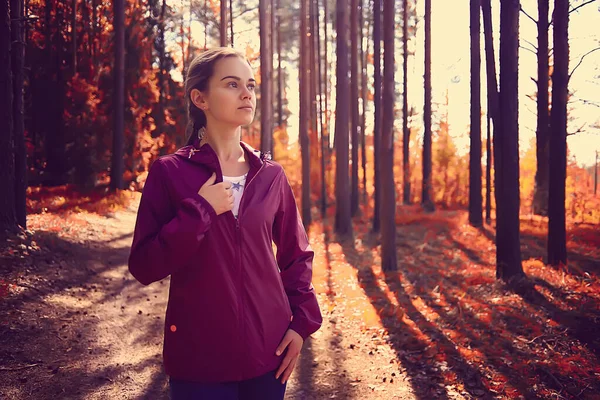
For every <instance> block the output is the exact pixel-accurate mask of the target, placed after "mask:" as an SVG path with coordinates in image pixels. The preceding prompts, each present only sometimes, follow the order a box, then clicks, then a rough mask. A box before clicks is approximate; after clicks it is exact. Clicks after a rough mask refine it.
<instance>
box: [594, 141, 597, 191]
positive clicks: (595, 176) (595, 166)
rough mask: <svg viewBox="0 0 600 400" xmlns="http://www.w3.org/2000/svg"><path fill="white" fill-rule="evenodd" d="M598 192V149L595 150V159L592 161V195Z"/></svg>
mask: <svg viewBox="0 0 600 400" xmlns="http://www.w3.org/2000/svg"><path fill="white" fill-rule="evenodd" d="M597 193H598V150H596V159H595V162H594V196H595V195H596V194H597Z"/></svg>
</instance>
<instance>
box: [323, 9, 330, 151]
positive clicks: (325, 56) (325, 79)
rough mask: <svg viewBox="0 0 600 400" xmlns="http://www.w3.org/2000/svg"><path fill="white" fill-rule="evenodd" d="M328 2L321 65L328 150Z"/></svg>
mask: <svg viewBox="0 0 600 400" xmlns="http://www.w3.org/2000/svg"><path fill="white" fill-rule="evenodd" d="M328 3H329V1H328V0H324V1H323V29H324V32H323V35H324V38H323V53H324V54H323V65H324V66H325V67H324V68H323V82H324V83H325V91H324V92H325V130H326V131H327V143H326V144H327V150H328V151H330V145H329V142H330V140H329V139H330V135H331V128H330V126H329V109H330V107H329V98H330V97H329V90H330V86H331V85H330V82H329V74H328V72H329V70H330V68H331V65H329V52H328V46H327V45H328V43H329V33H328V29H327V28H328V24H329V22H328V16H329V15H328V13H329V9H328V7H327V4H328ZM327 160H329V157H328V158H327Z"/></svg>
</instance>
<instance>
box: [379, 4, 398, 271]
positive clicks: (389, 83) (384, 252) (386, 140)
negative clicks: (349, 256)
mask: <svg viewBox="0 0 600 400" xmlns="http://www.w3.org/2000/svg"><path fill="white" fill-rule="evenodd" d="M394 24H395V10H394V2H393V1H384V2H383V43H384V51H383V101H382V104H383V112H382V119H383V121H382V125H383V126H382V135H381V189H382V190H381V268H382V269H383V270H384V271H395V270H397V269H398V262H397V256H396V184H395V182H394V101H395V99H394V90H395V82H394V72H395V65H394Z"/></svg>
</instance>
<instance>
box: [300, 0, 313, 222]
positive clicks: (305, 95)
mask: <svg viewBox="0 0 600 400" xmlns="http://www.w3.org/2000/svg"><path fill="white" fill-rule="evenodd" d="M306 2H307V0H301V2H300V115H299V117H300V121H299V127H300V150H301V153H302V219H303V221H304V224H306V225H308V224H310V223H311V215H310V140H309V137H308V130H309V125H308V123H309V121H310V80H309V76H308V69H309V68H310V54H309V48H308V22H307V20H306V19H307V16H308V9H307V4H306Z"/></svg>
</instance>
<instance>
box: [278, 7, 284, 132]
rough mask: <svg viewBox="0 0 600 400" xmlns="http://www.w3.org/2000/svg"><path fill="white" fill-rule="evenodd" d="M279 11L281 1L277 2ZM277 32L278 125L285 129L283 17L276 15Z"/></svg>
mask: <svg viewBox="0 0 600 400" xmlns="http://www.w3.org/2000/svg"><path fill="white" fill-rule="evenodd" d="M277 10H279V0H277ZM276 15H277V18H276V25H277V27H276V31H277V40H276V42H277V125H278V126H279V128H280V129H281V128H282V127H283V75H282V74H281V72H282V70H281V17H280V16H279V13H276Z"/></svg>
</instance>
